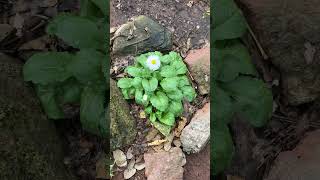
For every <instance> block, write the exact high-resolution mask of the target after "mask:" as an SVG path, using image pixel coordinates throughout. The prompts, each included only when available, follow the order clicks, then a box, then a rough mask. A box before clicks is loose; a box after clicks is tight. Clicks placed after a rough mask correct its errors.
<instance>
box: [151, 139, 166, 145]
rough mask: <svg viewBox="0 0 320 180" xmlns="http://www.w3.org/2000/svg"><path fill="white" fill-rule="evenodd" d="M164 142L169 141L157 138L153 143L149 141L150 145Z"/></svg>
mask: <svg viewBox="0 0 320 180" xmlns="http://www.w3.org/2000/svg"><path fill="white" fill-rule="evenodd" d="M164 142H167V140H166V139H160V140H155V141H153V142H151V143H148V146H158V145H160V144H163V143H164Z"/></svg>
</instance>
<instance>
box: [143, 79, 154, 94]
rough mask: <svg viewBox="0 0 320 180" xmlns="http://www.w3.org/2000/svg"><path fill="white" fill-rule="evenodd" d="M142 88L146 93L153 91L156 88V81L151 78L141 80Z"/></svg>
mask: <svg viewBox="0 0 320 180" xmlns="http://www.w3.org/2000/svg"><path fill="white" fill-rule="evenodd" d="M142 87H143V89H144V90H145V91H147V92H152V91H155V90H156V89H157V87H158V80H157V79H156V78H154V77H152V78H151V79H150V80H148V79H142Z"/></svg>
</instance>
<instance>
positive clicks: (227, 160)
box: [210, 125, 234, 175]
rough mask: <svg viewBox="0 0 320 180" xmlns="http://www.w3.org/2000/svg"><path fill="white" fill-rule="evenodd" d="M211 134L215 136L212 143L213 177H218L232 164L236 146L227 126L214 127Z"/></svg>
mask: <svg viewBox="0 0 320 180" xmlns="http://www.w3.org/2000/svg"><path fill="white" fill-rule="evenodd" d="M211 133H212V134H213V138H212V139H213V141H212V142H211V143H210V146H211V157H212V158H211V159H212V161H211V169H213V175H217V174H218V173H220V172H222V171H223V170H224V169H225V168H227V167H228V166H229V165H230V164H231V161H232V157H233V154H234V146H233V142H232V138H231V135H230V132H229V129H228V127H227V126H226V125H223V126H213V129H212V130H211Z"/></svg>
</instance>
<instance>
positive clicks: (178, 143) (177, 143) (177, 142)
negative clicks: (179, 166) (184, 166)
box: [173, 139, 181, 147]
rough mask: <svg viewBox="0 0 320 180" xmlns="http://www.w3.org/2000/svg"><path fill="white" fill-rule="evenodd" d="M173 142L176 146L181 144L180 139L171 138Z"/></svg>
mask: <svg viewBox="0 0 320 180" xmlns="http://www.w3.org/2000/svg"><path fill="white" fill-rule="evenodd" d="M173 144H174V145H175V146H176V147H180V146H181V141H180V140H179V139H175V140H173Z"/></svg>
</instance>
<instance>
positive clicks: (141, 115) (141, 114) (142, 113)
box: [139, 111, 146, 119]
mask: <svg viewBox="0 0 320 180" xmlns="http://www.w3.org/2000/svg"><path fill="white" fill-rule="evenodd" d="M139 117H140V118H141V119H145V118H146V113H145V112H144V111H140V114H139Z"/></svg>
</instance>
